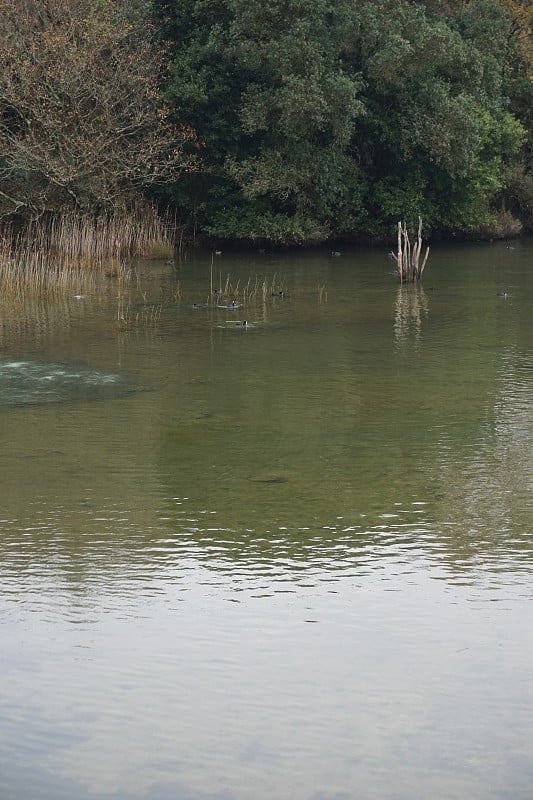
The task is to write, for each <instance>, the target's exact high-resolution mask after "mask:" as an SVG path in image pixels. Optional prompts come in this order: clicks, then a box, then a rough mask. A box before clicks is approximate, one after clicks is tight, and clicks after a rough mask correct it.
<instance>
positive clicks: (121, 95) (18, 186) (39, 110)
mask: <svg viewBox="0 0 533 800" xmlns="http://www.w3.org/2000/svg"><path fill="white" fill-rule="evenodd" d="M148 23H149V20H148V18H147V15H146V11H145V10H144V7H143V3H142V0H137V2H134V1H133V0H129V2H128V0H0V33H1V41H2V47H1V48H0V213H2V214H12V213H15V212H16V213H18V214H26V215H32V214H39V213H42V212H43V211H49V210H56V209H58V208H62V207H64V206H65V205H74V206H76V207H80V208H84V209H87V208H94V207H100V208H101V207H106V206H113V205H116V204H120V203H124V202H127V200H128V198H130V197H131V195H132V193H134V192H136V191H139V189H141V188H144V187H146V186H149V185H153V184H159V183H162V182H168V181H175V180H176V179H177V178H178V177H179V176H180V174H181V173H182V172H183V171H184V170H186V169H188V168H189V167H190V166H191V156H190V155H188V154H186V152H185V149H184V148H185V147H186V145H187V144H188V143H190V142H192V141H193V133H192V129H191V128H190V126H188V125H185V124H170V122H169V119H168V111H167V109H166V108H165V107H164V104H163V103H162V101H161V98H160V93H159V90H158V83H159V79H160V76H161V69H162V66H163V65H162V61H161V58H160V57H159V56H158V55H157V54H156V49H155V40H154V33H153V31H152V29H151V27H150V25H149V24H148Z"/></svg>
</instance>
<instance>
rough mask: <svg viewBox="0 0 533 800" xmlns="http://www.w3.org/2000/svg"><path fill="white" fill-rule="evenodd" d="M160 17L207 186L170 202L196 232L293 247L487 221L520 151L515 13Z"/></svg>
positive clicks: (251, 0)
mask: <svg viewBox="0 0 533 800" xmlns="http://www.w3.org/2000/svg"><path fill="white" fill-rule="evenodd" d="M515 5H516V3H515ZM156 8H157V10H158V13H159V15H160V16H159V18H160V19H161V20H163V21H164V24H165V32H166V35H167V36H169V37H170V38H171V40H172V42H173V44H174V56H173V64H172V70H171V78H170V80H169V83H168V85H167V97H168V100H169V102H170V104H171V105H172V106H173V108H174V109H175V110H176V113H177V115H178V117H179V118H181V117H183V116H184V115H185V116H186V118H187V119H188V120H189V121H190V123H191V125H192V126H193V127H194V128H195V129H196V130H197V132H198V136H199V139H200V140H201V141H202V142H203V154H202V157H203V168H202V171H201V174H200V175H195V176H193V177H192V178H191V180H190V181H184V182H182V183H181V184H180V185H179V186H177V187H175V189H174V190H173V198H174V200H175V201H176V202H177V203H178V204H179V205H180V206H181V207H182V209H183V212H184V214H185V216H186V217H187V218H188V219H189V220H191V221H192V222H193V224H194V225H196V226H197V227H199V228H200V229H201V230H203V231H206V232H208V233H210V234H212V235H215V236H220V237H236V238H247V239H261V238H265V239H270V240H273V241H284V242H290V241H300V240H305V241H309V240H313V239H323V238H326V237H328V236H341V235H351V234H357V233H370V234H376V233H379V232H383V231H384V230H387V229H388V228H390V226H391V225H393V224H395V223H396V221H397V220H398V219H399V218H400V217H410V218H416V217H417V216H418V214H420V213H422V214H423V216H424V219H425V220H426V222H427V224H428V225H429V226H430V227H432V228H436V229H444V230H452V229H453V230H455V229H471V228H475V227H478V226H481V225H483V224H485V223H487V221H488V220H489V219H490V216H491V202H492V200H493V198H495V197H496V196H497V195H498V194H499V193H501V191H502V190H503V189H504V187H505V185H506V181H507V179H508V177H509V175H510V172H511V169H512V167H513V165H515V163H516V160H517V157H518V154H519V152H520V148H521V146H522V144H523V141H524V138H525V130H524V125H523V124H522V123H521V121H520V114H517V113H516V110H515V109H513V108H512V107H511V105H510V101H511V83H510V79H511V74H510V73H511V72H513V69H514V71H515V72H516V66H515V67H514V68H512V67H511V60H512V59H511V50H512V39H513V36H516V33H515V32H514V30H515V29H514V28H513V26H514V25H516V24H519V25H522V26H523V25H524V23H523V19H522V18H521V17H520V20H518V17H519V15H517V16H516V18H513V16H512V14H511V11H510V8H509V7H508V5H507V4H506V3H498V2H483V1H477V0H474V2H469V3H463V2H456V3H453V2H450V3H431V2H427V3H421V2H409V0H360V2H358V3H354V2H353V0H336V1H335V2H330V1H329V0H269V2H263V0H226V1H225V2H221V1H220V0H182V1H181V2H180V3H175V2H173V1H172V0H157V1H156ZM517 20H518V22H517ZM519 41H520V48H522V47H523V44H524V43H523V37H519ZM517 43H518V40H517ZM518 52H519V51H518V49H517V48H515V50H514V57H515V58H516V57H517V54H518ZM521 52H522V51H521V50H520V53H521ZM518 60H519V61H520V60H521V63H520V67H522V66H523V64H524V56H523V55H519V56H518ZM529 85H530V84H529ZM513 111H515V113H513ZM522 116H523V115H522ZM524 122H527V120H526V119H525V118H524Z"/></svg>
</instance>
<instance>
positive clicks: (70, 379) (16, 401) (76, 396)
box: [0, 360, 134, 408]
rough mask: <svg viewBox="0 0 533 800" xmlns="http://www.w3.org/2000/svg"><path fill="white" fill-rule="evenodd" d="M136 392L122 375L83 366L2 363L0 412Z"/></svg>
mask: <svg viewBox="0 0 533 800" xmlns="http://www.w3.org/2000/svg"><path fill="white" fill-rule="evenodd" d="M133 391H134V389H133V387H132V386H131V385H129V383H128V382H127V380H126V379H125V378H123V377H122V376H121V375H117V374H114V373H107V372H102V371H100V370H97V369H92V368H91V367H87V366H82V365H79V364H66V363H60V362H40V361H29V360H28V361H26V360H16V361H15V360H13V361H0V408H1V407H4V408H10V407H18V406H35V405H51V404H56V403H72V402H81V401H87V400H102V399H106V400H109V399H113V398H117V397H124V396H125V395H128V394H131V392H133Z"/></svg>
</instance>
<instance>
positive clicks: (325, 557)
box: [0, 242, 533, 800]
mask: <svg viewBox="0 0 533 800" xmlns="http://www.w3.org/2000/svg"><path fill="white" fill-rule="evenodd" d="M531 247H532V244H531V243H528V242H524V243H522V244H520V246H517V248H516V249H515V250H514V251H513V253H512V261H509V262H506V273H505V274H506V277H507V281H506V284H507V285H509V286H511V287H512V296H510V297H509V298H506V300H505V302H502V301H501V300H499V299H498V298H497V291H498V290H499V289H500V288H501V283H502V273H501V260H502V258H503V256H504V255H505V256H506V257H509V253H508V252H505V250H504V248H503V246H502V247H499V246H494V247H489V246H486V247H485V246H481V247H477V248H474V247H466V248H455V249H443V250H442V251H441V252H440V253H439V252H438V249H435V251H434V252H433V254H432V257H431V260H430V263H429V265H428V268H427V274H428V276H429V277H430V278H431V282H432V284H433V285H434V286H435V289H434V291H432V292H431V295H429V290H424V288H423V287H422V286H419V287H403V288H398V287H397V286H396V284H395V282H394V280H392V279H391V277H390V276H389V275H388V274H387V272H388V264H387V262H386V259H385V258H383V257H382V255H381V254H379V253H373V252H369V253H366V254H363V255H362V254H361V253H354V256H353V258H351V257H350V256H349V255H348V254H346V255H345V256H344V257H343V259H336V260H334V263H332V259H331V258H328V257H323V256H321V255H320V253H312V254H309V255H305V256H300V257H297V258H296V257H289V258H285V257H284V258H282V257H279V258H278V257H277V258H272V259H268V258H264V257H263V258H261V259H258V260H257V263H255V262H254V261H253V260H252V261H251V262H250V259H249V258H246V259H245V258H243V257H235V258H230V257H228V260H227V261H226V262H225V264H224V268H226V267H227V270H228V273H231V279H232V281H233V282H234V283H235V284H236V283H237V281H238V280H241V282H242V284H243V285H244V284H246V281H247V280H248V279H249V278H250V277H251V279H252V280H255V279H256V278H257V279H258V280H259V281H262V280H263V277H264V276H265V275H266V276H267V277H268V278H269V282H271V281H272V276H273V275H274V274H276V275H278V276H282V279H279V281H280V283H283V285H284V286H286V291H285V292H284V296H283V297H282V298H279V297H277V298H274V297H270V296H266V297H255V298H249V299H247V300H246V302H245V305H244V309H243V308H239V310H238V312H235V311H234V310H233V309H224V308H217V307H216V306H214V305H213V304H212V303H209V302H205V303H204V300H205V298H206V296H207V294H208V290H209V285H210V274H209V267H210V264H209V258H208V257H206V258H204V259H202V257H201V256H198V257H197V259H196V260H192V261H190V262H186V263H185V264H184V265H182V266H180V267H179V268H177V269H176V270H175V271H174V270H173V269H169V268H165V269H163V268H162V267H161V265H149V264H148V265H145V266H144V267H143V268H142V270H141V278H142V281H143V282H144V283H143V285H141V286H140V287H139V291H140V292H141V294H140V296H139V298H137V299H136V298H135V297H134V292H135V288H132V290H131V291H132V302H138V303H139V304H140V305H142V303H148V304H150V303H155V302H158V303H160V307H161V313H160V316H159V317H158V319H157V324H154V325H151V326H150V327H147V326H144V325H142V324H136V325H131V326H130V327H128V328H126V329H124V328H121V329H120V330H117V327H116V307H115V304H114V302H113V300H112V298H110V297H109V296H108V295H106V296H103V297H88V298H87V301H86V303H85V304H84V309H81V308H80V306H79V305H75V301H73V300H70V301H69V303H67V305H66V308H67V309H69V313H68V314H67V317H68V330H69V335H68V336H64V335H63V333H62V329H61V314H58V317H57V320H56V322H54V324H51V323H50V324H49V325H48V326H47V327H46V326H45V327H44V328H43V327H42V326H41V328H40V333H39V334H38V335H37V334H36V328H35V325H34V324H33V323H32V319H33V317H32V316H31V314H30V316H29V318H28V320H27V321H26V322H23V321H22V320H19V323H20V324H17V325H16V326H8V325H4V328H3V331H4V333H3V339H2V349H3V352H2V362H1V363H0V367H1V369H0V376H2V380H3V384H2V386H3V391H4V392H6V391H8V389H9V387H10V385H11V384H10V382H9V381H10V380H11V378H10V375H15V374H16V379H14V378H13V383H12V385H13V386H16V387H18V388H17V391H21V387H25V389H24V390H25V391H26V392H27V393H29V394H31V392H33V393H34V396H35V397H42V396H43V391H45V394H44V396H45V397H46V390H43V386H44V387H48V386H49V385H51V386H52V387H54V391H55V392H56V394H55V395H54V396H55V398H56V400H57V401H58V402H54V403H53V404H51V405H50V404H48V403H47V402H41V401H39V402H38V403H34V404H30V405H19V404H18V403H16V402H11V403H4V407H3V408H2V409H1V413H0V426H1V430H2V441H3V446H2V450H1V451H0V468H1V475H2V479H1V480H2V501H1V506H0V530H1V539H0V577H1V580H2V595H1V596H0V628H1V631H0V634H1V636H2V649H1V652H0V664H1V667H2V676H3V681H2V684H1V687H0V755H1V756H2V763H3V764H5V765H7V766H6V767H5V768H4V767H3V768H2V772H1V773H0V796H1V797H2V800H4V798H6V800H27V798H32V800H58V799H59V798H65V799H66V798H68V799H69V800H71V798H73V797H76V798H77V800H89V799H90V798H91V799H92V800H94V798H97V799H98V800H110V799H111V797H113V798H115V800H117V798H118V800H134V798H135V799H136V800H137V799H140V798H142V799H143V800H170V799H171V798H172V800H175V799H176V798H179V800H206V798H209V799H210V800H214V798H217V800H221V799H222V798H225V799H226V798H227V800H245V798H250V797H253V798H257V799H258V800H266V799H267V798H268V799H269V800H278V799H282V798H287V797H291V798H295V800H311V799H312V800H333V799H335V800H340V798H342V800H346V799H347V798H350V800H351V798H354V797H358V798H359V797H361V798H363V800H367V798H368V800H384V798H393V797H394V798H399V799H400V800H407V798H409V800H411V799H412V798H413V797H438V798H447V799H448V798H450V800H451V799H452V798H453V799H454V800H455V799H457V800H463V798H465V797H468V798H474V799H475V800H487V798H489V799H491V798H494V800H495V799H496V798H499V799H500V798H508V797H509V798H510V797H512V798H513V799H514V798H518V799H519V800H526V798H529V797H530V796H531V786H532V785H533V763H532V761H531V752H532V751H533V721H532V720H533V684H532V682H531V677H530V673H531V659H532V657H533V637H532V635H531V632H530V631H531V624H530V619H529V617H530V613H529V604H530V601H531V577H532V572H533V530H532V529H533V509H532V500H531V498H532V497H533V494H532V488H533V486H532V483H533V478H532V477H531V476H532V475H533V444H532V442H533V430H532V426H533V423H532V419H533V416H532V413H531V412H532V405H533V362H532V360H531V355H530V354H531V338H532V332H533V325H532V322H531V315H530V308H531V300H532V299H533V276H531V277H530V271H529V270H528V269H527V267H528V263H529V261H528V260H529V259H530V255H531V252H532V249H531ZM492 264H494V266H491V265H492ZM221 272H222V267H221ZM224 280H225V277H224V275H222V274H221V276H220V285H223V283H224ZM178 282H179V293H178V292H177V291H176V285H177V284H178ZM324 287H325V290H324ZM429 298H430V299H429ZM197 302H198V303H200V302H202V303H203V304H204V305H205V307H203V308H201V309H199V308H195V307H194V305H193V304H194V303H197ZM32 314H33V312H32ZM52 317H53V314H51V313H49V314H48V316H46V313H45V312H42V314H41V317H40V318H46V319H48V320H49V321H50V320H51V319H52ZM237 318H239V319H241V320H242V319H247V320H249V321H250V323H251V324H253V327H251V328H250V330H249V331H248V330H242V329H240V330H239V329H238V326H236V325H235V320H236V319H237ZM248 333H250V334H251V335H248ZM80 363H82V364H83V365H84V366H83V368H79V367H78V366H76V365H77V364H78V365H79V364H80ZM2 370H3V371H2ZM10 370H12V372H11V373H10ZM6 375H7V377H6ZM125 376H129V377H128V381H129V380H130V379H131V381H133V382H134V384H135V385H136V386H137V385H138V386H142V387H146V388H149V389H150V390H151V391H149V392H140V393H136V394H127V393H124V392H120V391H117V390H118V388H119V387H122V384H123V382H124V381H125ZM93 384H97V385H98V386H99V387H100V388H101V387H102V386H104V387H107V388H106V391H107V390H108V389H109V391H110V392H111V393H110V394H109V396H107V395H106V397H105V398H101V399H103V400H104V402H101V403H92V402H89V401H90V400H91V399H93V393H92V386H93ZM108 384H109V385H108ZM128 385H129V383H128ZM30 389H31V391H30ZM99 390H100V389H99ZM4 396H5V395H4ZM74 399H75V400H76V402H72V400H74ZM107 399H109V400H110V402H107ZM111 400H112V402H111Z"/></svg>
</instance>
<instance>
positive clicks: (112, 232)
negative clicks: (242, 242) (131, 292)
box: [0, 205, 175, 296]
mask: <svg viewBox="0 0 533 800" xmlns="http://www.w3.org/2000/svg"><path fill="white" fill-rule="evenodd" d="M174 242H175V220H173V219H172V218H171V217H170V215H167V216H165V215H163V216H161V215H160V214H158V213H157V211H156V209H155V208H153V207H152V206H147V205H138V206H137V207H135V208H133V209H130V210H128V211H126V210H123V211H121V210H116V211H114V212H113V213H112V214H100V215H90V214H75V213H73V212H68V213H65V214H62V215H60V216H57V217H54V218H50V219H46V218H40V219H38V220H33V221H31V222H28V223H27V224H26V225H25V226H24V228H23V229H22V230H20V231H16V232H15V230H14V229H13V227H12V226H11V225H10V224H8V223H6V224H4V225H3V226H2V227H0V291H2V292H3V293H4V294H10V295H14V296H18V295H23V294H25V293H26V292H29V291H40V292H45V293H46V292H51V293H55V292H62V291H64V290H66V291H72V290H75V291H79V292H82V291H87V289H88V288H90V287H91V286H92V285H93V284H94V281H95V280H98V278H99V277H101V276H102V275H104V276H105V277H108V278H110V277H113V278H119V279H122V280H125V279H126V278H127V276H128V274H129V272H130V267H129V263H130V260H131V259H134V258H141V257H144V258H161V259H163V258H168V257H170V256H172V255H173V252H174Z"/></svg>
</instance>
